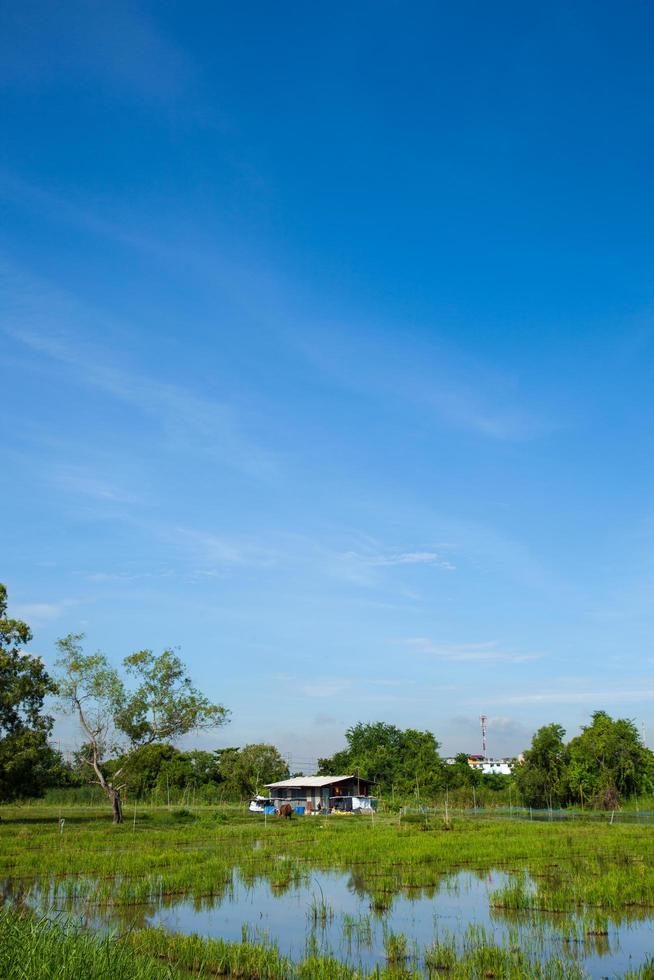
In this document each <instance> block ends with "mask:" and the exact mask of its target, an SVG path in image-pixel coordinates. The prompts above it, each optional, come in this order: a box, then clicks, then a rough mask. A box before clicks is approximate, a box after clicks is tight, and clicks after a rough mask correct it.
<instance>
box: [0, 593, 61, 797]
mask: <svg viewBox="0 0 654 980" xmlns="http://www.w3.org/2000/svg"><path fill="white" fill-rule="evenodd" d="M31 639H32V632H31V630H30V628H29V626H28V625H27V623H24V622H23V621H22V620H20V619H11V618H10V617H8V616H7V589H6V587H5V586H4V585H2V584H0V800H10V799H15V798H16V797H20V796H38V795H40V793H41V792H42V791H43V790H44V789H45V788H46V786H48V785H49V784H50V783H51V782H52V781H53V780H54V778H55V773H56V770H57V768H58V767H59V766H60V764H61V757H60V756H59V754H58V753H57V752H55V751H54V750H53V749H52V748H51V747H50V746H49V745H48V735H49V733H50V731H51V728H52V718H51V717H50V716H49V715H46V714H44V713H43V704H44V701H45V698H46V697H47V696H48V695H49V694H53V693H54V692H55V690H56V685H55V683H54V681H53V680H52V678H51V677H50V676H49V674H48V673H47V671H46V669H45V666H44V664H43V663H42V661H41V660H40V659H39V658H38V657H34V656H32V655H31V654H29V653H26V652H25V651H24V650H23V648H24V647H25V646H26V645H27V644H28V643H29V642H30V640H31Z"/></svg>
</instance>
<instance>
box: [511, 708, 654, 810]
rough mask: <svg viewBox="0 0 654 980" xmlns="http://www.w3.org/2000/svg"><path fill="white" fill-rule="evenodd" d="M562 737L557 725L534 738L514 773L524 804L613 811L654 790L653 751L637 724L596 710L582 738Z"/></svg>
mask: <svg viewBox="0 0 654 980" xmlns="http://www.w3.org/2000/svg"><path fill="white" fill-rule="evenodd" d="M564 737H565V730H564V729H563V728H562V727H561V725H557V724H552V725H545V726H543V728H540V729H539V730H538V731H537V732H536V734H535V735H534V737H533V739H532V743H531V748H530V749H528V750H527V751H526V752H525V754H524V762H523V764H522V765H520V766H518V767H517V768H516V770H515V774H514V778H515V782H516V788H517V790H518V793H519V794H520V798H521V800H522V802H523V803H524V805H525V806H531V807H549V808H552V807H560V806H577V805H578V806H582V807H583V806H585V805H588V806H591V807H594V808H596V809H605V810H613V809H616V808H617V807H618V806H620V804H621V803H622V802H624V801H625V800H628V799H630V798H632V797H639V796H645V795H650V794H652V793H653V792H654V753H652V752H651V751H650V749H648V748H647V747H646V746H645V745H644V744H643V742H642V739H641V736H640V732H639V731H638V728H637V727H636V725H635V724H634V723H633V721H629V720H628V719H625V718H618V719H614V718H611V717H610V715H608V714H607V713H606V712H605V711H596V712H594V714H593V715H592V722H591V724H590V725H586V726H585V727H584V728H583V729H582V731H581V734H580V735H577V736H576V737H575V738H572V739H571V740H570V741H569V742H568V743H567V744H566V743H565V741H564Z"/></svg>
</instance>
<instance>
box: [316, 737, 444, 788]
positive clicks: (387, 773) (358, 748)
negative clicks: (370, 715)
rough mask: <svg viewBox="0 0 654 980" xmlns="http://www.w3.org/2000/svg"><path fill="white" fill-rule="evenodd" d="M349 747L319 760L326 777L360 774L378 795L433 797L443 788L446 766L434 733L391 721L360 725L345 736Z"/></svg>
mask: <svg viewBox="0 0 654 980" xmlns="http://www.w3.org/2000/svg"><path fill="white" fill-rule="evenodd" d="M345 738H346V740H347V748H345V749H341V751H339V752H336V753H335V754H334V755H333V756H331V758H328V759H319V760H318V766H319V770H318V771H319V772H320V773H321V774H322V775H329V776H331V775H340V774H346V773H347V774H349V773H358V774H359V775H360V776H362V777H363V778H365V779H370V780H372V781H373V782H375V783H376V787H377V792H390V791H391V790H395V792H397V793H399V794H400V795H407V794H413V793H415V792H417V793H419V794H423V793H426V794H427V795H429V794H433V793H435V792H436V790H437V789H438V788H439V787H441V786H442V785H443V782H444V766H443V762H442V760H441V759H440V757H439V755H438V748H439V745H438V742H437V741H436V738H435V737H434V735H433V734H432V733H431V732H426V731H418V730H417V729H415V728H406V729H404V730H402V729H400V728H397V727H396V726H395V725H390V724H388V723H387V722H383V721H377V722H367V723H364V722H359V723H358V724H356V725H354V726H353V727H352V728H349V729H348V730H347V732H346V733H345Z"/></svg>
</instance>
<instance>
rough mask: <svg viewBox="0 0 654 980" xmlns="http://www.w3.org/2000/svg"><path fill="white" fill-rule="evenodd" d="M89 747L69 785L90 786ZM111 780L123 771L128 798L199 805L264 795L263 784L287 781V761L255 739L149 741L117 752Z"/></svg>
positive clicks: (108, 768)
mask: <svg viewBox="0 0 654 980" xmlns="http://www.w3.org/2000/svg"><path fill="white" fill-rule="evenodd" d="M87 752H88V750H87V748H86V747H84V748H83V749H82V751H81V752H79V753H77V754H76V757H75V760H74V761H73V763H72V764H69V765H68V766H66V785H67V786H68V787H76V788H80V787H82V786H85V785H89V776H88V773H87V768H88V767H87V765H86V761H85V760H86V755H87ZM104 772H105V776H106V778H107V780H108V781H110V782H112V783H115V782H116V777H115V774H116V773H117V772H120V781H121V786H122V795H123V798H124V799H130V800H140V801H147V802H155V803H166V802H168V801H173V802H178V801H179V800H180V799H184V800H187V801H189V802H191V801H194V802H196V803H220V802H223V801H237V800H246V799H249V798H250V797H252V796H254V795H255V794H257V793H265V792H266V790H265V784H266V783H272V782H275V781H276V780H278V779H286V778H287V777H288V776H289V769H288V765H287V763H286V760H285V759H284V758H283V757H282V756H281V754H280V752H279V751H278V749H277V748H276V747H275V746H274V745H270V744H268V743H256V744H252V745H245V746H243V748H227V749H214V750H213V751H210V752H207V751H203V750H200V749H193V750H192V751H189V752H184V751H181V750H180V749H178V748H176V747H175V746H174V745H170V744H166V743H164V744H160V745H146V746H142V747H141V748H138V749H136V750H135V751H134V752H132V753H130V754H129V755H119V756H117V757H116V758H113V759H109V760H107V762H106V763H105V764H104Z"/></svg>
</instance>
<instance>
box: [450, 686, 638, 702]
mask: <svg viewBox="0 0 654 980" xmlns="http://www.w3.org/2000/svg"><path fill="white" fill-rule="evenodd" d="M570 683H571V682H570V681H567V682H566V684H565V685H563V686H562V688H561V690H558V691H528V692H525V693H524V694H508V695H506V696H505V697H495V698H485V699H484V701H483V703H484V704H592V705H598V704H621V703H626V702H640V701H646V702H647V701H654V688H652V687H648V686H647V685H644V686H643V687H639V688H622V689H621V688H620V687H611V688H609V689H607V690H584V691H574V690H569V689H568V690H566V689H565V688H566V686H567V687H568V688H569V686H570ZM468 703H469V704H470V703H472V702H468ZM479 703H481V702H479Z"/></svg>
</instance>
